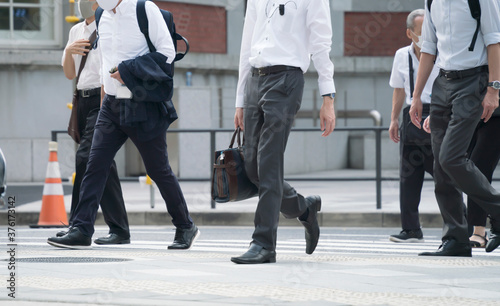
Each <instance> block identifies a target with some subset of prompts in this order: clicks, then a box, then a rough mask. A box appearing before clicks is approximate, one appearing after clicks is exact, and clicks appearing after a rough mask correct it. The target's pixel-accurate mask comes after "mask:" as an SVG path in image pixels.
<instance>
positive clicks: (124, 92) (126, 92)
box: [116, 84, 132, 99]
mask: <svg viewBox="0 0 500 306" xmlns="http://www.w3.org/2000/svg"><path fill="white" fill-rule="evenodd" d="M116 98H117V99H132V92H131V91H130V89H128V88H127V86H125V85H123V84H122V85H120V86H118V88H117V89H116Z"/></svg>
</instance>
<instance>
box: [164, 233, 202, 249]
mask: <svg viewBox="0 0 500 306" xmlns="http://www.w3.org/2000/svg"><path fill="white" fill-rule="evenodd" d="M200 235H201V231H200V230H197V231H196V235H194V238H193V241H192V242H191V244H190V245H189V247H187V248H185V249H178V248H170V247H167V250H189V249H191V247H192V246H193V244H194V243H195V242H196V240H197V239H198V237H200Z"/></svg>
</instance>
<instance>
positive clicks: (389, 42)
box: [344, 12, 411, 56]
mask: <svg viewBox="0 0 500 306" xmlns="http://www.w3.org/2000/svg"><path fill="white" fill-rule="evenodd" d="M408 14H409V12H404V13H399V12H398V13H389V12H388V13H373V12H372V13H359V12H346V13H345V15H344V55H345V56H394V53H395V52H396V50H397V49H399V48H401V47H404V46H407V45H409V44H410V43H411V41H410V39H409V38H407V37H406V17H407V16H408Z"/></svg>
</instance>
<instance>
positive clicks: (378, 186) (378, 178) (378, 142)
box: [51, 126, 399, 209]
mask: <svg viewBox="0 0 500 306" xmlns="http://www.w3.org/2000/svg"><path fill="white" fill-rule="evenodd" d="M387 129H388V128H387V127H380V126H377V127H337V128H335V130H334V133H336V132H374V133H375V176H374V177H371V176H368V177H308V178H285V179H286V180H288V181H373V180H374V181H375V191H376V207H377V209H381V208H382V181H383V180H395V179H399V178H384V177H382V137H381V134H382V131H387ZM229 132H234V129H169V130H167V134H172V133H209V134H210V151H209V152H208V153H207V154H209V162H210V167H209V169H212V164H213V156H214V155H213V154H214V151H215V146H216V144H215V139H216V134H217V133H229ZM292 132H316V133H317V132H318V128H292ZM66 133H67V131H66V130H56V131H52V132H51V136H52V141H57V134H66ZM210 179H211V178H210V177H207V178H179V181H209V180H210ZM127 180H129V179H127ZM211 207H212V208H215V207H216V204H215V202H213V201H212V203H211Z"/></svg>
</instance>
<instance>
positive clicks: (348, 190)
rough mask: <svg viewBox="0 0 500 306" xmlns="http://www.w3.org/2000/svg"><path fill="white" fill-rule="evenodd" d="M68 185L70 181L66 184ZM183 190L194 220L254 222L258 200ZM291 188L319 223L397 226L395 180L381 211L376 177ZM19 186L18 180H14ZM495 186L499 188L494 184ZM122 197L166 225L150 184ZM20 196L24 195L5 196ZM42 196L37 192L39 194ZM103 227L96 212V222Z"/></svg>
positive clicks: (148, 219) (28, 217)
mask: <svg viewBox="0 0 500 306" xmlns="http://www.w3.org/2000/svg"><path fill="white" fill-rule="evenodd" d="M374 176H375V171H373V170H371V171H370V170H336V171H325V172H316V173H310V174H307V175H302V176H298V175H296V176H294V178H301V177H302V178H311V177H320V178H332V177H335V178H339V177H343V178H345V177H349V178H353V177H374ZM383 177H394V178H396V177H398V172H397V171H384V172H383ZM429 178H430V177H429ZM65 184H68V183H65ZM180 184H181V188H182V190H183V192H184V196H185V198H186V201H187V203H188V207H189V210H190V212H191V215H192V217H193V219H194V221H195V222H196V223H197V224H198V225H253V216H254V212H255V208H256V205H257V198H253V199H249V200H245V201H241V202H232V203H223V204H217V205H216V208H215V209H212V208H211V202H210V188H211V187H210V182H209V181H204V182H181V183H180ZM291 184H292V185H293V186H294V187H295V189H296V190H297V191H298V192H299V193H301V194H303V195H306V196H307V195H312V194H318V195H320V196H321V197H322V202H323V205H322V210H321V213H320V214H319V221H320V224H321V225H322V226H341V227H359V226H363V227H399V226H400V217H399V180H390V181H383V182H382V209H377V208H376V190H375V181H291ZM17 185H20V184H17ZM494 185H497V188H498V187H499V186H500V184H498V183H497V182H495V183H494ZM122 189H123V195H124V198H125V203H126V207H127V211H128V216H129V221H130V224H131V225H164V224H169V220H170V217H169V216H168V214H167V211H166V208H165V203H164V201H163V199H162V198H161V195H160V193H159V191H158V189H157V188H156V187H154V189H155V192H154V197H155V201H154V208H152V207H151V200H150V199H151V192H150V186H146V185H142V186H141V184H140V183H139V182H122ZM433 190H434V185H433V182H432V181H425V182H424V187H423V190H422V200H421V204H420V213H421V223H422V226H423V227H441V226H442V221H441V216H440V214H439V208H438V206H437V203H436V200H435V197H434V192H433ZM7 195H10V196H16V197H17V198H21V197H22V194H17V195H16V194H8V193H7ZM40 199H41V195H40ZM41 203H42V202H41V200H39V201H35V202H31V203H29V204H24V205H22V206H19V207H17V209H16V214H17V217H16V218H17V222H18V224H19V225H29V224H36V223H37V222H38V216H39V212H40V209H41ZM65 203H66V204H65V206H66V210H67V211H68V212H69V209H70V206H71V196H70V195H67V196H65ZM4 213H5V211H0V225H5V224H6V223H5V222H6V220H7V218H6V217H5V218H4V217H2V214H4ZM96 224H97V225H102V224H104V223H103V218H102V215H101V214H100V213H99V215H98V219H97V221H96ZM281 224H282V225H298V223H297V221H296V220H286V219H284V218H282V221H281Z"/></svg>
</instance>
